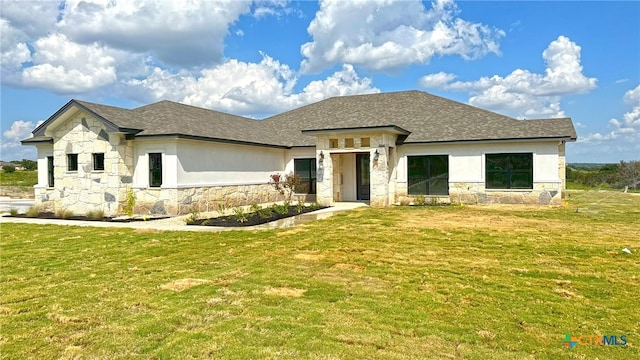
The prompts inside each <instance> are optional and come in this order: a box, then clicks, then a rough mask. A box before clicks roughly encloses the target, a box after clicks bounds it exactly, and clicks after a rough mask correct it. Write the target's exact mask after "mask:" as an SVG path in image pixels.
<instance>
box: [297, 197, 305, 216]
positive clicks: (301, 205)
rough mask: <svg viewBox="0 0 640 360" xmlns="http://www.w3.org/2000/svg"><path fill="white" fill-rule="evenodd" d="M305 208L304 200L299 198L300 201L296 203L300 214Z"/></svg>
mask: <svg viewBox="0 0 640 360" xmlns="http://www.w3.org/2000/svg"><path fill="white" fill-rule="evenodd" d="M303 209H304V201H302V200H299V201H298V203H297V204H296V211H297V212H298V214H300V213H301V212H302V210H303Z"/></svg>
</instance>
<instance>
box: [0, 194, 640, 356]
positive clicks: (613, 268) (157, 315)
mask: <svg viewBox="0 0 640 360" xmlns="http://www.w3.org/2000/svg"><path fill="white" fill-rule="evenodd" d="M576 208H577V209H578V211H577V212H576ZM639 228H640V196H637V195H631V194H620V193H615V192H574V193H572V196H571V198H570V199H568V205H566V206H565V207H562V208H554V207H522V206H450V207H401V208H385V209H371V208H365V209H359V210H356V211H351V212H348V213H342V214H339V215H336V216H334V217H332V218H330V219H326V220H322V221H316V222H312V223H309V224H307V225H304V226H301V227H297V228H293V229H283V230H272V231H260V232H224V233H220V234H214V233H189V232H153V231H135V230H124V229H115V228H113V229H103V228H81V227H62V226H49V225H47V226H38V225H23V224H8V223H4V224H2V238H1V243H0V246H1V248H0V250H1V251H0V260H1V266H2V268H1V278H0V285H1V291H0V321H1V322H0V325H1V329H2V331H1V334H2V335H1V337H0V357H1V358H7V359H9V358H12V359H13V358H16V359H26V358H34V359H49V358H76V357H77V358H125V359H147V358H157V359H169V358H230V359H234V358H235V359H245V358H251V359H256V358H273V359H282V358H284V359H298V358H316V359H317V358H320V359H355V358H360V359H370V358H381V359H415V358H434V359H449V358H465V359H529V358H530V359H556V358H569V359H571V358H575V359H582V358H601V359H605V358H606V359H631V358H638V357H640V350H639V344H640V315H638V314H639V312H638V311H637V302H638V289H639V288H640V260H639V258H638V254H640V243H639V241H638V229H639ZM624 247H628V248H630V249H631V250H632V252H633V253H632V254H631V255H628V254H624V253H622V252H621V251H620V250H621V249H622V248H624ZM566 333H570V334H571V335H573V336H578V335H592V334H600V335H623V334H626V335H627V341H628V345H627V346H626V347H615V346H581V345H578V346H577V347H575V348H574V349H572V350H569V349H567V348H566V347H564V346H562V344H561V342H562V340H563V338H564V334H566Z"/></svg>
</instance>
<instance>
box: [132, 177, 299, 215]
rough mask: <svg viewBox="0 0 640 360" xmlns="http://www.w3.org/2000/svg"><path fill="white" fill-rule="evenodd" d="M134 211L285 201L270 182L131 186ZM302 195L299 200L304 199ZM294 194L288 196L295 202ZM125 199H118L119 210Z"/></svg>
mask: <svg viewBox="0 0 640 360" xmlns="http://www.w3.org/2000/svg"><path fill="white" fill-rule="evenodd" d="M134 195H135V197H136V201H135V210H134V212H135V213H136V214H141V215H147V214H148V215H184V214H188V213H190V212H191V211H193V210H197V211H199V212H205V211H218V210H221V209H230V208H233V207H236V206H245V205H251V204H262V203H269V202H276V201H282V200H285V197H284V196H283V195H281V194H280V193H278V192H277V191H276V190H275V189H274V188H273V186H272V185H269V184H258V185H230V186H211V187H194V188H178V189H134ZM306 198H307V197H306V196H305V195H302V200H306ZM298 199H299V196H298V195H294V196H292V201H297V200H298ZM125 205H126V198H125V199H122V200H121V202H120V206H121V211H122V209H123V208H124V206H125Z"/></svg>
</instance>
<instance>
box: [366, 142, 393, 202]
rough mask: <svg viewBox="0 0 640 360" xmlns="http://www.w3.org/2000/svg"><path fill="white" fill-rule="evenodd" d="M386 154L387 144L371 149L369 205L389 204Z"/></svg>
mask: <svg viewBox="0 0 640 360" xmlns="http://www.w3.org/2000/svg"><path fill="white" fill-rule="evenodd" d="M376 151H377V155H376ZM388 154H389V150H388V147H387V146H379V147H378V148H377V149H372V151H371V157H370V158H371V178H370V182H371V203H370V204H371V206H388V205H389V166H388V163H389V162H388ZM376 156H377V161H376Z"/></svg>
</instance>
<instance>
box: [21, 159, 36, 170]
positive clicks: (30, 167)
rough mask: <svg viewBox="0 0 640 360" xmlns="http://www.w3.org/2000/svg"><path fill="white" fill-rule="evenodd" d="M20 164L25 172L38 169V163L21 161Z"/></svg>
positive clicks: (26, 160)
mask: <svg viewBox="0 0 640 360" xmlns="http://www.w3.org/2000/svg"><path fill="white" fill-rule="evenodd" d="M20 164H21V165H22V166H23V167H24V169H25V170H36V169H37V168H38V163H37V162H36V161H33V160H29V159H22V161H20Z"/></svg>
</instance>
